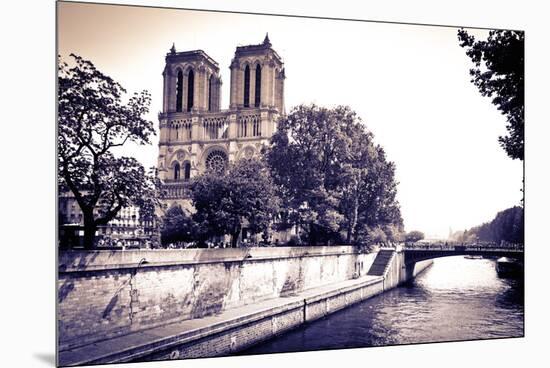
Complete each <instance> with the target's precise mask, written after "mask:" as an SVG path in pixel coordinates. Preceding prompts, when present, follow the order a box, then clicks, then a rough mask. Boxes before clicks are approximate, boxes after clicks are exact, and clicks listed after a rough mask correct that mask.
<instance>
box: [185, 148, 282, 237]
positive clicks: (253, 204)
mask: <svg viewBox="0 0 550 368" xmlns="http://www.w3.org/2000/svg"><path fill="white" fill-rule="evenodd" d="M191 192H192V200H193V205H194V207H195V209H196V213H195V214H194V215H193V219H194V220H195V221H196V222H197V224H198V228H199V230H198V231H199V234H200V235H201V236H203V237H210V236H222V235H225V234H230V235H231V245H232V246H233V247H235V246H236V245H237V239H238V236H239V234H240V232H241V229H242V227H243V223H244V221H246V224H247V228H248V229H249V230H250V231H251V232H252V233H255V234H257V233H260V232H263V231H266V230H267V228H268V227H269V225H270V223H271V221H272V220H273V218H274V216H275V215H276V214H277V212H278V211H279V201H278V198H277V196H276V195H275V188H274V186H273V183H272V180H271V177H270V175H269V171H268V169H267V167H266V166H265V164H264V163H263V162H262V161H261V160H260V159H257V158H251V159H246V158H243V159H240V160H238V161H236V162H234V163H231V164H230V165H229V168H228V169H227V170H226V171H225V172H219V171H215V170H207V171H206V172H205V173H203V174H202V175H199V176H198V177H196V178H195V179H194V180H193V183H192V185H191Z"/></svg>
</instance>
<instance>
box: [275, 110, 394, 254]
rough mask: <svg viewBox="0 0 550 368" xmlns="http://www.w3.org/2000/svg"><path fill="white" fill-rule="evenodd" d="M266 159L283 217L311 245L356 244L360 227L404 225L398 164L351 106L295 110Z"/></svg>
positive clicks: (281, 124) (285, 120) (282, 125)
mask: <svg viewBox="0 0 550 368" xmlns="http://www.w3.org/2000/svg"><path fill="white" fill-rule="evenodd" d="M266 156H267V161H268V164H269V166H270V168H271V171H272V175H273V178H274V181H275V183H276V184H277V188H278V190H279V193H280V197H281V198H282V200H283V208H285V212H286V214H285V215H283V217H284V218H285V221H286V223H287V224H288V225H289V226H290V225H294V224H297V225H299V226H300V227H301V228H302V230H303V231H304V232H305V234H306V235H307V238H308V239H309V240H308V242H309V244H310V245H315V244H318V243H319V242H321V243H325V244H329V243H332V242H339V241H347V242H348V243H349V242H353V241H356V240H357V239H358V236H357V233H358V230H357V228H358V226H359V225H361V226H362V230H363V231H364V230H365V229H367V228H369V229H373V228H375V227H376V226H378V225H380V226H383V225H389V224H397V225H399V224H400V223H402V220H401V214H400V211H399V205H398V203H397V201H396V199H395V193H396V183H395V181H394V177H393V174H394V167H393V164H392V163H388V162H386V160H385V155H384V151H383V149H382V148H381V147H379V146H375V145H374V144H373V142H372V134H371V133H370V132H368V131H367V130H366V129H365V127H364V125H363V123H362V122H361V120H360V119H359V117H358V116H357V115H356V113H355V112H353V111H352V110H351V109H350V108H349V107H345V106H339V107H336V108H334V109H327V108H323V107H319V106H316V105H310V106H305V105H301V106H298V107H296V108H294V109H293V110H292V112H291V113H290V114H288V115H287V116H285V117H284V118H282V119H281V120H280V121H279V124H278V131H277V132H276V133H275V134H274V135H273V137H272V139H271V145H270V147H269V149H268V151H267V155H266ZM381 231H383V230H381Z"/></svg>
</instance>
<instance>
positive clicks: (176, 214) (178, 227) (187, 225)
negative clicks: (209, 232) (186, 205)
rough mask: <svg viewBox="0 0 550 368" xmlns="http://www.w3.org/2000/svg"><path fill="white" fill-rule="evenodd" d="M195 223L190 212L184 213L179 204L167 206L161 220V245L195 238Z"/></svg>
mask: <svg viewBox="0 0 550 368" xmlns="http://www.w3.org/2000/svg"><path fill="white" fill-rule="evenodd" d="M197 231H198V229H197V224H196V223H195V222H194V221H193V219H192V217H191V215H190V214H188V213H186V212H185V211H184V210H183V208H181V206H180V205H178V204H177V205H174V206H171V207H170V208H168V210H167V211H166V214H165V215H164V217H163V220H162V227H161V233H160V234H161V242H162V244H163V245H168V244H170V243H178V242H190V241H192V240H195V238H196V234H197Z"/></svg>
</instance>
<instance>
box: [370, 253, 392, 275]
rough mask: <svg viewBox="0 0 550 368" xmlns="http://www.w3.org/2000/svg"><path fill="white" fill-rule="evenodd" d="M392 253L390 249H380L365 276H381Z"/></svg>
mask: <svg viewBox="0 0 550 368" xmlns="http://www.w3.org/2000/svg"><path fill="white" fill-rule="evenodd" d="M393 253H394V250H392V249H381V250H380V251H379V252H378V254H377V255H376V258H375V259H374V262H373V263H372V266H371V267H370V269H369V272H367V275H371V276H383V275H384V272H386V269H387V268H388V266H389V264H390V261H391V260H392V258H393Z"/></svg>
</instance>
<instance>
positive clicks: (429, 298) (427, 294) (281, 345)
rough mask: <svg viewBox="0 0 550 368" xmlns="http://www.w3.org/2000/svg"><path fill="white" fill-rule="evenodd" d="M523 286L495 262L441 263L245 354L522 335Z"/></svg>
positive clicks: (454, 260)
mask: <svg viewBox="0 0 550 368" xmlns="http://www.w3.org/2000/svg"><path fill="white" fill-rule="evenodd" d="M523 300H524V299H523V281H522V280H509V279H500V278H498V277H497V275H496V272H495V265H494V261H493V260H488V259H465V258H463V257H448V258H440V259H437V260H436V261H435V262H434V265H433V266H432V267H431V268H430V269H428V270H427V271H426V272H424V273H423V274H422V275H420V276H419V277H418V278H417V279H416V280H414V281H413V282H412V283H410V284H409V285H406V286H403V287H399V288H396V289H394V290H391V291H389V292H386V293H384V294H382V295H379V296H377V297H374V298H372V299H369V300H366V301H365V302H362V303H360V304H357V305H355V306H352V307H350V308H348V309H345V310H343V311H340V312H337V313H335V314H333V315H331V316H328V317H326V318H324V319H322V320H319V321H316V322H313V323H311V324H309V325H307V326H304V327H302V328H299V329H298V330H294V331H291V332H289V333H286V334H284V335H282V336H280V337H278V338H275V339H273V340H271V341H268V342H266V343H263V344H261V345H258V346H256V347H253V348H251V349H249V350H247V351H245V352H243V354H258V353H273V352H290V351H304V350H324V349H336V348H346V347H365V346H378V345H393V344H408V343H422V342H436V341H457V340H470V339H486V338H495V337H517V336H523V313H524V308H523Z"/></svg>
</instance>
